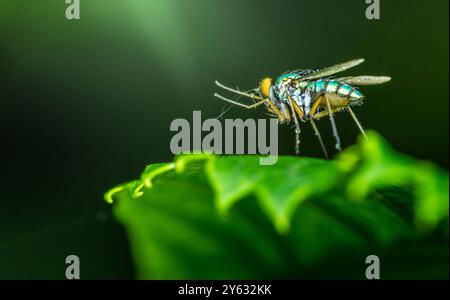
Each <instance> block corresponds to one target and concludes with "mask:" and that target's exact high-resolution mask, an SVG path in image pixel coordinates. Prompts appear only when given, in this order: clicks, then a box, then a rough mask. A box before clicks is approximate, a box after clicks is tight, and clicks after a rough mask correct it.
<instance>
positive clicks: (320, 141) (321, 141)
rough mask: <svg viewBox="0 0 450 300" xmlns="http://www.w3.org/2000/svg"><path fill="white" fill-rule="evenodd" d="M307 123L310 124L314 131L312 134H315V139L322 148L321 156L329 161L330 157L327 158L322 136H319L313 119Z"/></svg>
mask: <svg viewBox="0 0 450 300" xmlns="http://www.w3.org/2000/svg"><path fill="white" fill-rule="evenodd" d="M309 121H310V122H311V126H312V128H313V129H314V133H315V134H316V136H317V139H318V140H319V143H320V147H322V151H323V154H324V155H325V158H326V159H330V157H329V156H328V152H327V148H325V144H324V143H323V140H322V135H321V134H320V131H319V129H318V128H317V126H316V122H314V120H313V119H309Z"/></svg>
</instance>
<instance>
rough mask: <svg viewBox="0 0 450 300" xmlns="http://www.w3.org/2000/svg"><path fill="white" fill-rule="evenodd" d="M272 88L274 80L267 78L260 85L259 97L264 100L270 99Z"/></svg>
mask: <svg viewBox="0 0 450 300" xmlns="http://www.w3.org/2000/svg"><path fill="white" fill-rule="evenodd" d="M271 88H272V78H269V77H266V78H264V79H263V80H261V82H260V83H259V95H260V96H261V97H263V98H264V99H266V98H269V95H270V89H271Z"/></svg>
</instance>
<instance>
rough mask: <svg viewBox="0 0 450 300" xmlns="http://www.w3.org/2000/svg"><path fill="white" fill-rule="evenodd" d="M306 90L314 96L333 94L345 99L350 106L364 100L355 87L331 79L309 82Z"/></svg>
mask: <svg viewBox="0 0 450 300" xmlns="http://www.w3.org/2000/svg"><path fill="white" fill-rule="evenodd" d="M308 89H309V90H310V91H311V92H313V93H315V94H335V95H338V96H339V97H342V98H347V99H348V100H349V101H350V103H352V104H360V103H362V100H363V98H364V95H363V94H361V92H360V91H359V90H357V89H356V88H355V87H352V86H350V85H348V84H346V83H344V82H341V81H338V80H333V79H318V80H316V81H310V82H309V83H308Z"/></svg>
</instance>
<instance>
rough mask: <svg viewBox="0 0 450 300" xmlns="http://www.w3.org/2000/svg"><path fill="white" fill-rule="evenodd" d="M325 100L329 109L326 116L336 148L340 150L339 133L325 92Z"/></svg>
mask: <svg viewBox="0 0 450 300" xmlns="http://www.w3.org/2000/svg"><path fill="white" fill-rule="evenodd" d="M325 100H326V101H327V108H328V111H329V114H328V116H329V117H330V122H331V128H332V130H333V135H334V137H335V139H336V149H337V150H338V151H339V152H340V151H342V146H341V139H340V138H339V133H338V131H337V127H336V122H335V121H334V114H333V110H332V109H331V104H330V99H328V96H327V94H325Z"/></svg>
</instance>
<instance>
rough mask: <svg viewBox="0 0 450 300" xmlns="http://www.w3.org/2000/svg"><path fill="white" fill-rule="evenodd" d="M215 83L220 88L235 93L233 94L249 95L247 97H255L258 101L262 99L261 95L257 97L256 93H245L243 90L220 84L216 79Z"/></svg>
mask: <svg viewBox="0 0 450 300" xmlns="http://www.w3.org/2000/svg"><path fill="white" fill-rule="evenodd" d="M215 83H216V85H217V86H218V87H221V88H223V89H224V90H227V91H230V92H233V93H235V94H238V95H241V96H245V97H249V98H252V99H255V100H259V101H261V100H264V99H263V98H261V97H259V96H257V95H253V94H248V93H245V92H241V91H239V90H235V89H232V88H229V87H227V86H225V85H223V84H221V83H220V82H218V81H217V80H216V82H215Z"/></svg>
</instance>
